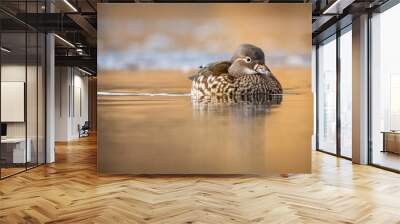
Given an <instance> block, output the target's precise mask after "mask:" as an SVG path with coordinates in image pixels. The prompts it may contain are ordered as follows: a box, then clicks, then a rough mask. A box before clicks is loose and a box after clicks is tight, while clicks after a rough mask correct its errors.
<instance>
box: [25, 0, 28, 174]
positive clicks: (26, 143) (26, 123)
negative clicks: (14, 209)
mask: <svg viewBox="0 0 400 224" xmlns="http://www.w3.org/2000/svg"><path fill="white" fill-rule="evenodd" d="M25 21H28V0H26V1H25ZM24 90H25V93H24V95H25V100H24V120H25V170H27V169H28V164H27V163H28V113H27V100H28V98H27V96H28V24H26V23H25V88H24Z"/></svg>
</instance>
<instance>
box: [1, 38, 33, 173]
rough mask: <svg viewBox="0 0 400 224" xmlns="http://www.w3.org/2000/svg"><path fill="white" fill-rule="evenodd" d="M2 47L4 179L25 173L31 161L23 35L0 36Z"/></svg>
mask: <svg viewBox="0 0 400 224" xmlns="http://www.w3.org/2000/svg"><path fill="white" fill-rule="evenodd" d="M1 46H2V49H3V50H2V55H1V108H0V109H1V125H2V136H1V161H2V166H1V167H2V168H1V175H2V177H6V176H10V175H12V174H15V173H18V172H21V171H24V170H25V169H26V162H30V157H31V154H30V153H31V151H30V150H29V143H28V145H27V141H26V133H27V130H26V128H27V126H26V110H25V108H26V101H25V99H26V90H27V85H26V80H27V79H26V77H27V76H26V75H27V67H26V58H27V52H26V33H25V32H15V33H4V32H3V33H2V34H1ZM4 49H6V50H4ZM27 147H28V150H27Z"/></svg>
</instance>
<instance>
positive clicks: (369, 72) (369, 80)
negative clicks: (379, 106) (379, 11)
mask: <svg viewBox="0 0 400 224" xmlns="http://www.w3.org/2000/svg"><path fill="white" fill-rule="evenodd" d="M371 19H372V11H368V22H367V23H368V26H367V27H368V30H367V47H368V53H367V66H368V69H367V83H368V90H367V102H368V106H367V108H368V111H367V119H368V124H367V129H368V137H367V138H368V146H367V147H368V159H367V160H368V164H373V153H372V150H373V148H372V143H373V142H372V95H371V94H372V91H373V90H372V60H371V56H372V53H373V52H372V29H371Z"/></svg>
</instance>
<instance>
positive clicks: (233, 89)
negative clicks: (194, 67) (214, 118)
mask: <svg viewBox="0 0 400 224" xmlns="http://www.w3.org/2000/svg"><path fill="white" fill-rule="evenodd" d="M229 64H230V62H226V61H225V62H220V63H214V64H211V65H209V66H206V67H204V68H201V69H200V70H199V71H198V73H197V75H196V76H194V77H193V78H192V79H193V82H192V95H193V96H211V95H216V96H222V95H253V94H281V93H282V86H281V84H280V83H279V81H278V80H277V79H276V78H275V76H274V75H273V74H272V73H270V72H268V73H269V74H267V75H262V74H258V73H256V74H244V75H240V76H237V77H235V76H232V75H230V74H229V73H228V71H227V68H228V67H229V66H227V65H229ZM216 67H217V68H216ZM223 69H226V70H223Z"/></svg>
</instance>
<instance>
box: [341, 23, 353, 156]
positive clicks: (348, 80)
mask: <svg viewBox="0 0 400 224" xmlns="http://www.w3.org/2000/svg"><path fill="white" fill-rule="evenodd" d="M352 77H353V75H352V32H351V26H349V27H348V28H346V29H345V30H343V32H342V34H341V36H340V155H341V156H344V157H348V158H351V157H352V148H351V147H352V144H351V143H352V96H353V94H352Z"/></svg>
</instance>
